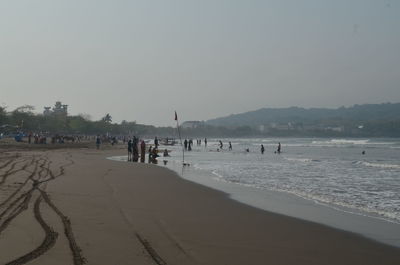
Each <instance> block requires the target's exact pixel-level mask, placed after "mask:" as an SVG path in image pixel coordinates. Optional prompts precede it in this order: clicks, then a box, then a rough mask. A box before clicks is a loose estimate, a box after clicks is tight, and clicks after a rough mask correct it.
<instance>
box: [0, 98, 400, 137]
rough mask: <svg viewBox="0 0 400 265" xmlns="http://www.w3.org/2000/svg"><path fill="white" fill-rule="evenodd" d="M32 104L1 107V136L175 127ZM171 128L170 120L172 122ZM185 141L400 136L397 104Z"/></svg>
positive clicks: (227, 125) (259, 117)
mask: <svg viewBox="0 0 400 265" xmlns="http://www.w3.org/2000/svg"><path fill="white" fill-rule="evenodd" d="M33 111H34V108H33V107H32V106H30V105H24V106H21V107H19V108H17V109H15V110H13V111H9V112H8V111H6V109H5V108H4V107H0V133H3V134H14V133H17V132H21V131H22V132H25V133H27V132H34V133H45V134H49V135H52V134H53V135H54V134H61V135H66V134H73V135H97V134H110V135H137V136H141V137H151V138H152V137H154V136H159V137H175V138H177V131H176V128H174V127H155V126H151V125H143V124H137V123H136V122H129V121H122V122H121V123H113V122H112V116H111V115H110V114H109V113H107V114H105V115H104V117H103V118H101V119H100V120H97V121H92V120H90V118H88V116H87V115H86V116H85V115H77V116H68V115H66V114H64V115H60V114H52V115H42V114H35V113H33ZM171 123H173V121H172V120H171ZM181 133H182V136H183V137H184V138H188V137H198V138H201V137H269V136H277V137H285V136H287V137H400V103H397V104H390V103H387V104H375V105H372V104H369V105H355V106H353V107H350V108H343V107H342V108H339V109H335V110H333V109H302V108H287V109H261V110H258V111H253V112H248V113H243V114H237V115H231V116H229V117H225V118H218V119H215V120H210V121H207V122H205V123H199V125H198V126H196V127H195V128H182V129H181Z"/></svg>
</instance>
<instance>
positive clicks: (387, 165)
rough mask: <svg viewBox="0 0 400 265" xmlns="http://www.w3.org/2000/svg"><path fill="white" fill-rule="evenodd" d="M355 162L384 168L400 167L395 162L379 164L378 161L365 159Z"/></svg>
mask: <svg viewBox="0 0 400 265" xmlns="http://www.w3.org/2000/svg"><path fill="white" fill-rule="evenodd" d="M357 164H361V165H364V166H367V167H375V168H386V169H400V165H395V164H379V163H371V162H365V161H359V162H357Z"/></svg>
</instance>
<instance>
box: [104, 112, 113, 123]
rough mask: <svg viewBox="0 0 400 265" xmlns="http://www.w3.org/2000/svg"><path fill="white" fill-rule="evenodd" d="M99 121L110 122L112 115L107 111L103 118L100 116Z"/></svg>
mask: <svg viewBox="0 0 400 265" xmlns="http://www.w3.org/2000/svg"><path fill="white" fill-rule="evenodd" d="M101 121H103V122H105V123H111V122H112V117H111V115H110V113H107V114H106V115H105V116H104V117H103V118H101Z"/></svg>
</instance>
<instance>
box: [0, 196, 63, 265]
mask: <svg viewBox="0 0 400 265" xmlns="http://www.w3.org/2000/svg"><path fill="white" fill-rule="evenodd" d="M41 201H42V196H41V195H40V196H39V197H38V198H37V199H36V201H35V206H34V215H35V219H36V220H37V221H38V223H39V224H40V226H41V227H42V229H43V230H44V232H45V238H44V240H43V241H42V244H40V246H39V247H37V248H36V249H34V250H33V251H31V252H29V253H27V254H25V255H23V256H21V257H19V258H17V259H15V260H13V261H10V262H8V263H6V264H5V265H21V264H25V263H27V262H29V261H31V260H34V259H36V258H37V257H39V256H41V255H43V254H44V253H45V252H47V251H48V250H49V249H51V248H52V247H53V246H54V245H55V243H56V240H57V237H58V233H57V232H55V231H54V230H53V229H52V228H51V227H50V226H49V225H47V223H46V222H45V221H44V220H43V217H42V215H41V214H40V203H41Z"/></svg>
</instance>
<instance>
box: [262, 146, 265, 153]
mask: <svg viewBox="0 0 400 265" xmlns="http://www.w3.org/2000/svg"><path fill="white" fill-rule="evenodd" d="M264 151H265V148H264V145H261V154H262V155H263V154H264Z"/></svg>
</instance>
